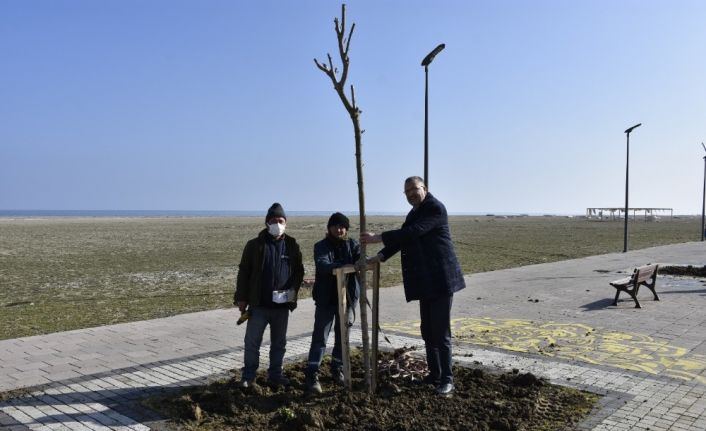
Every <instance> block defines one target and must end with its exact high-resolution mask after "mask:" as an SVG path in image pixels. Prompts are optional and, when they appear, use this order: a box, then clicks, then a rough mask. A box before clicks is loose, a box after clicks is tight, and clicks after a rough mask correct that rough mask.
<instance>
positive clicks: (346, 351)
mask: <svg viewBox="0 0 706 431" xmlns="http://www.w3.org/2000/svg"><path fill="white" fill-rule="evenodd" d="M350 267H351V268H352V267H353V266H352V265H350ZM346 269H347V267H345V266H344V267H341V268H336V269H334V270H333V273H334V274H335V275H336V291H337V292H338V326H339V328H341V359H342V362H343V378H344V380H345V385H346V389H348V390H351V388H352V384H351V348H350V342H349V340H348V299H347V286H346ZM354 271H355V270H354Z"/></svg>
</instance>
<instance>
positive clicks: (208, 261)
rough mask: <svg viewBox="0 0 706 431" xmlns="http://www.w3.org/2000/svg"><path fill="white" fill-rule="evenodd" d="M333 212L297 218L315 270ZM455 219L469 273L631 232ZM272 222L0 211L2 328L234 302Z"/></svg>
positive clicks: (392, 270) (607, 244) (648, 232)
mask: <svg viewBox="0 0 706 431" xmlns="http://www.w3.org/2000/svg"><path fill="white" fill-rule="evenodd" d="M638 219H639V218H638ZM326 220H327V218H326V217H292V218H291V219H290V220H289V225H288V233H289V234H291V235H292V236H294V237H296V238H297V239H298V241H299V243H300V244H301V246H302V250H303V252H304V262H305V266H306V273H307V276H308V277H313V273H314V271H313V256H312V250H313V244H314V242H316V241H318V240H319V239H321V238H322V237H323V234H324V231H325V225H326ZM352 221H353V222H355V220H354V219H353V220H352ZM402 221H403V217H383V216H378V217H371V218H369V220H368V225H369V230H371V231H374V232H379V231H381V230H385V229H390V228H395V227H398V226H399V225H400V224H401V223H402ZM450 223H451V229H452V235H453V238H454V242H455V244H456V251H457V253H458V255H459V259H460V260H461V264H462V266H463V270H464V272H465V273H474V272H482V271H490V270H496V269H503V268H509V267H515V266H521V265H528V264H533V263H543V262H550V261H556V260H563V259H571V258H576V257H583V256H589V255H595V254H602V253H608V252H616V251H622V244H623V235H622V229H623V225H622V223H621V222H594V221H587V220H585V219H581V218H562V217H516V218H507V219H502V218H494V217H471V216H455V217H451V219H450ZM700 223H701V220H700V219H699V218H696V217H692V218H678V219H673V220H670V219H667V218H665V219H662V220H661V221H660V222H643V221H640V220H638V221H637V222H635V223H631V224H630V248H631V249H636V248H644V247H650V246H655V245H662V244H670V243H678V242H686V241H696V240H699V239H700V236H699V228H700ZM262 227H264V223H263V219H262V218H261V217H242V218H48V219H35V218H31V219H9V218H0V339H6V338H14V337H21V336H28V335H37V334H44V333H49V332H56V331H64V330H70V329H77V328H84V327H90V326H98V325H105V324H113V323H118V322H126V321H133V320H142V319H149V318H156V317H164V316H169V315H173V314H178V313H185V312H191V311H199V310H206V309H213V308H222V307H229V306H230V304H231V301H232V292H233V289H234V284H235V276H236V271H237V264H238V262H239V259H240V253H241V251H242V249H243V247H244V245H245V242H246V241H247V240H248V239H250V238H252V237H254V236H255V235H256V233H257V232H258V231H259V229H261V228H262ZM357 231H358V228H357V226H356V225H354V226H351V232H352V234H353V235H354V236H356V235H357ZM376 250H378V247H372V248H371V251H370V253H369V254H372V253H373V252H375V251H376ZM398 259H399V258H398V257H395V258H394V259H392V260H391V261H390V262H388V263H386V264H384V266H383V271H382V284H383V285H385V286H389V285H394V284H398V283H400V280H401V275H400V269H399V260H398Z"/></svg>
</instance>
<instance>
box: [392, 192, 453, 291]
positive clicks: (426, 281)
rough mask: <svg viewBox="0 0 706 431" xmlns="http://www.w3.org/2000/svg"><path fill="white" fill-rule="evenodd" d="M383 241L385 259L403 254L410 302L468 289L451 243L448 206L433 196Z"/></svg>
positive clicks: (423, 202) (404, 272) (425, 200)
mask: <svg viewBox="0 0 706 431" xmlns="http://www.w3.org/2000/svg"><path fill="white" fill-rule="evenodd" d="M382 241H383V244H385V248H383V249H382V250H381V251H380V253H382V255H383V256H384V260H387V259H388V258H390V257H391V256H392V255H394V254H395V253H397V252H398V251H401V252H402V281H403V283H404V293H405V298H406V299H407V302H409V301H413V300H416V299H431V298H436V297H438V296H441V295H449V294H453V293H454V292H457V291H459V290H461V289H463V288H464V287H466V283H465V281H464V279H463V273H462V272H461V266H460V265H459V264H458V260H457V259H456V253H454V248H453V243H452V242H451V234H450V232H449V221H448V216H447V214H446V207H444V204H442V203H441V202H440V201H439V200H438V199H436V198H435V197H434V196H432V195H431V193H427V195H426V197H425V198H424V200H423V201H422V203H421V204H420V205H419V208H416V209H412V210H411V211H410V212H409V214H407V219H406V220H405V222H404V224H403V225H402V228H401V229H397V230H391V231H387V232H383V234H382Z"/></svg>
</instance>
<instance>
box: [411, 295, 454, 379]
mask: <svg viewBox="0 0 706 431" xmlns="http://www.w3.org/2000/svg"><path fill="white" fill-rule="evenodd" d="M452 303H453V294H452V295H449V296H439V297H436V298H433V299H422V300H420V301H419V315H420V317H421V320H422V322H421V330H422V338H423V339H424V346H425V347H426V351H427V365H429V372H430V375H431V376H432V378H433V379H435V380H436V379H438V380H439V381H440V383H441V384H445V383H453V381H454V377H453V372H452V371H451V304H452Z"/></svg>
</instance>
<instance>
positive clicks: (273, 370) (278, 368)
mask: <svg viewBox="0 0 706 431" xmlns="http://www.w3.org/2000/svg"><path fill="white" fill-rule="evenodd" d="M249 313H250V318H249V319H248V327H247V328H246V329H245V358H244V362H245V366H244V367H243V370H242V378H243V380H246V381H249V382H250V381H253V380H254V379H255V374H256V373H257V368H258V367H259V366H260V345H261V344H262V335H263V334H264V332H265V328H266V327H267V325H270V367H269V368H268V370H267V374H268V377H269V378H270V379H271V380H276V379H278V378H280V377H281V376H282V361H283V360H284V353H285V351H286V347H287V323H289V309H287V308H269V307H260V306H250V309H249Z"/></svg>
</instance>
